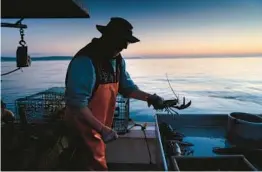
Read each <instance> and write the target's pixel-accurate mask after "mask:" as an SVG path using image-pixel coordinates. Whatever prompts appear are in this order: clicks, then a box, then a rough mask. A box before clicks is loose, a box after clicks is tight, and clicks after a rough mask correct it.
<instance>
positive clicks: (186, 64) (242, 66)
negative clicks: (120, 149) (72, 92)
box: [1, 58, 262, 119]
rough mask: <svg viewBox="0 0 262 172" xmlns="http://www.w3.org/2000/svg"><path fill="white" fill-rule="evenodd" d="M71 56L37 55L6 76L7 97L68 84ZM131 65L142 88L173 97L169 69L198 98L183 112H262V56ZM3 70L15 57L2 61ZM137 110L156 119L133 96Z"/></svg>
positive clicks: (180, 89) (179, 87)
mask: <svg viewBox="0 0 262 172" xmlns="http://www.w3.org/2000/svg"><path fill="white" fill-rule="evenodd" d="M68 63H69V61H33V62H32V66H31V67H29V68H24V69H23V72H20V71H17V72H15V73H13V74H10V75H7V76H3V77H2V78H1V79H2V82H1V85H2V87H1V91H2V98H3V100H4V101H5V102H7V105H8V107H9V108H11V109H13V106H14V101H15V99H17V98H19V97H24V96H26V95H28V94H33V93H36V92H39V91H43V90H45V89H47V88H50V87H63V86H64V78H65V74H66V69H67V65H68ZM126 63H127V70H128V71H129V73H130V75H131V77H132V78H133V80H134V81H135V82H136V83H137V85H138V86H139V87H140V88H141V89H142V90H145V91H147V92H150V93H157V94H159V95H161V96H163V97H165V98H173V97H174V95H173V94H172V91H171V89H170V88H169V85H168V83H167V80H166V74H167V75H168V78H169V80H170V83H171V85H172V87H173V89H174V90H175V91H176V92H177V93H179V95H180V96H186V98H187V99H190V100H192V105H191V107H190V108H188V109H186V110H184V111H181V113H229V112H232V111H242V112H249V113H261V112H262V89H261V88H262V78H261V76H262V58H202V59H201V58H199V59H143V60H141V59H132V60H131V59H128V60H126ZM1 65H2V68H1V70H2V73H4V72H7V71H10V70H13V69H14V68H15V67H16V66H15V65H16V64H15V62H2V63H1ZM130 110H131V115H132V116H135V117H134V118H136V119H141V116H143V119H151V118H152V114H153V113H154V111H153V110H152V108H148V107H147V104H146V103H144V102H141V101H137V100H132V101H131V108H130Z"/></svg>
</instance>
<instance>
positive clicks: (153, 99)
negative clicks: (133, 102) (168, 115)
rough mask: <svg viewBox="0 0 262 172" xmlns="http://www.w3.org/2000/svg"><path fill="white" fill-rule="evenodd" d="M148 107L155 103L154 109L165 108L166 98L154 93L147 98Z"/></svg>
mask: <svg viewBox="0 0 262 172" xmlns="http://www.w3.org/2000/svg"><path fill="white" fill-rule="evenodd" d="M147 104H148V107H150V106H151V105H153V107H154V109H156V110H158V109H163V108H164V99H163V98H162V97H160V96H158V95H157V94H153V95H151V96H149V97H148V99H147Z"/></svg>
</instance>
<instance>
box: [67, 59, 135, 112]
mask: <svg viewBox="0 0 262 172" xmlns="http://www.w3.org/2000/svg"><path fill="white" fill-rule="evenodd" d="M111 64H112V66H113V69H114V70H115V71H116V69H115V66H116V65H115V64H116V60H115V59H113V60H111ZM121 67H122V69H121V70H122V74H121V75H120V76H121V78H120V79H119V93H120V94H121V95H123V96H124V97H128V95H129V94H130V93H131V92H132V91H134V90H137V89H138V87H137V85H135V83H134V82H133V80H132V79H131V77H130V75H129V73H128V72H127V71H126V63H125V60H124V59H122V65H121ZM95 82H96V73H95V68H94V66H93V63H92V61H91V59H90V58H88V57H85V58H76V59H74V60H73V61H72V63H71V66H70V68H68V71H67V84H66V94H65V100H66V104H67V105H70V106H74V107H80V108H82V107H86V106H87V105H88V102H89V99H90V97H91V96H92V92H93V89H94V86H95Z"/></svg>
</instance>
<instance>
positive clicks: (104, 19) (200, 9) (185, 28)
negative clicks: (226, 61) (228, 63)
mask: <svg viewBox="0 0 262 172" xmlns="http://www.w3.org/2000/svg"><path fill="white" fill-rule="evenodd" d="M81 2H82V3H83V5H84V6H85V7H86V8H87V10H88V11H89V14H90V18H89V19H88V18H87V19H25V20H24V21H23V23H24V24H27V25H28V29H26V30H25V40H26V42H27V44H28V47H29V54H30V55H31V56H32V57H34V56H71V55H74V54H75V53H76V52H77V51H78V50H79V49H80V48H82V47H83V46H85V45H86V44H87V43H88V42H89V41H91V39H92V38H93V37H100V35H101V34H100V33H99V32H98V31H97V30H96V27H95V25H96V24H101V25H106V24H107V23H108V21H109V20H110V18H111V17H115V16H118V17H123V18H125V19H127V20H128V21H130V22H131V23H132V25H133V27H134V30H133V33H134V35H135V36H136V37H138V38H139V39H140V40H141V42H139V43H136V44H131V45H129V47H128V49H127V50H124V51H123V55H124V56H128V57H138V56H139V57H143V56H145V57H146V56H149V57H150V56H154V57H161V56H193V55H225V54H226V55H232V54H242V55H243V54H244V55H250V54H262V0H129V1H124V0H110V1H109V0H95V1H94V0H93V1H91V0H86V1H84V0H82V1H81ZM15 21H16V20H6V19H2V22H15ZM19 39H20V36H19V30H18V29H14V28H1V55H2V56H15V52H16V48H17V46H18V41H19Z"/></svg>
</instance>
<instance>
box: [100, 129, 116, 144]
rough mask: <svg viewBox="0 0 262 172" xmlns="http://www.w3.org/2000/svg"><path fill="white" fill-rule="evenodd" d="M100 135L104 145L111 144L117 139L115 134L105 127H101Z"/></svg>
mask: <svg viewBox="0 0 262 172" xmlns="http://www.w3.org/2000/svg"><path fill="white" fill-rule="evenodd" d="M100 134H101V136H102V139H103V141H104V142H105V143H108V142H111V141H113V140H116V139H117V138H118V135H117V132H116V131H114V130H113V129H111V128H109V127H107V126H103V127H102V130H101V132H100Z"/></svg>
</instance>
